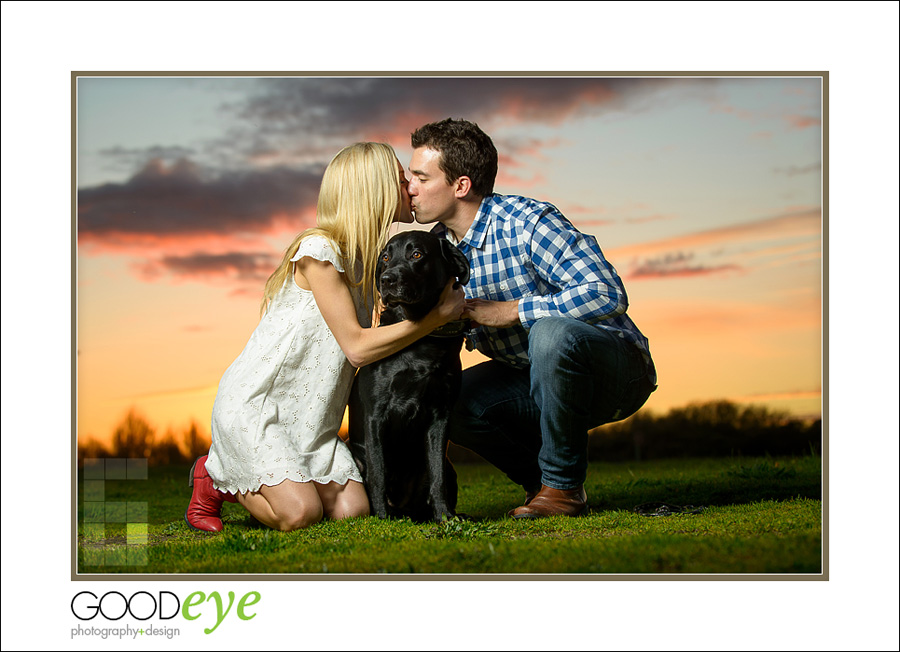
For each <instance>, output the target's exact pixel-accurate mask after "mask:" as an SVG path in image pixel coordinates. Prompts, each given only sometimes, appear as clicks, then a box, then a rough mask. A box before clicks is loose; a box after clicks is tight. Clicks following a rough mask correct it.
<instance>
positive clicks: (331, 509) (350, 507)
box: [316, 480, 369, 520]
mask: <svg viewBox="0 0 900 652" xmlns="http://www.w3.org/2000/svg"><path fill="white" fill-rule="evenodd" d="M316 490H317V491H318V492H319V498H320V499H321V500H322V511H323V513H324V515H325V518H331V519H335V520H338V519H342V518H352V517H354V516H368V515H369V497H368V496H367V495H366V489H365V487H363V484H362V483H361V482H357V481H355V480H348V481H347V484H343V485H342V484H338V483H337V482H329V483H328V484H316Z"/></svg>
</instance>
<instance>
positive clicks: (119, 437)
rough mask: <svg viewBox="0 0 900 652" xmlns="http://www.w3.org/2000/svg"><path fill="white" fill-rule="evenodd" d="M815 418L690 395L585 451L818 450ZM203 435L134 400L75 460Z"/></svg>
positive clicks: (178, 460) (453, 455) (146, 453)
mask: <svg viewBox="0 0 900 652" xmlns="http://www.w3.org/2000/svg"><path fill="white" fill-rule="evenodd" d="M822 436H823V433H822V420H821V419H815V420H810V419H802V418H798V417H793V416H790V415H789V414H788V413H786V412H781V411H777V410H772V409H770V408H767V407H765V406H760V405H744V406H741V405H737V404H735V403H732V402H730V401H724V400H719V401H709V402H705V403H692V404H690V405H687V406H685V407H680V408H673V409H671V410H669V411H668V412H667V413H665V414H663V415H657V414H655V413H653V412H652V411H649V410H644V411H640V412H638V413H637V414H636V415H634V416H633V417H631V418H629V419H626V420H624V421H620V422H618V423H612V424H608V425H605V426H601V427H599V428H595V429H594V430H592V431H591V433H590V437H589V438H588V455H589V458H590V459H591V460H595V461H608V462H614V461H628V460H649V459H661V458H673V457H675V458H677V457H728V456H734V455H745V456H764V455H772V456H783V455H810V454H813V455H821V452H822ZM209 444H210V436H209V434H208V433H207V432H206V431H203V430H201V429H200V428H199V427H198V425H197V424H196V423H195V422H191V424H190V426H189V427H188V429H187V430H185V431H183V432H182V433H181V435H180V436H176V434H175V433H174V432H173V431H172V430H171V429H169V430H167V431H166V432H165V434H163V435H162V436H158V435H157V432H156V430H155V428H153V427H152V426H151V425H150V423H149V422H148V421H147V420H146V419H145V418H144V417H143V416H142V415H140V414H139V413H138V412H137V411H136V410H135V409H134V408H132V409H130V410H129V411H128V413H127V414H126V415H125V417H124V418H123V419H122V421H121V422H120V423H119V425H118V426H116V429H115V431H114V432H113V437H112V440H111V442H110V443H109V444H103V443H101V442H98V441H97V440H95V439H86V440H85V441H82V440H81V439H80V438H79V441H78V463H79V465H81V464H83V461H84V459H85V458H102V457H125V458H146V459H147V460H148V465H149V466H165V465H169V464H190V463H192V462H193V461H194V460H195V459H196V458H197V457H199V456H200V455H203V454H204V453H206V452H207V451H208V450H209ZM449 455H450V459H451V460H452V461H453V462H454V463H457V464H466V463H474V462H481V461H482V460H481V458H480V457H479V456H478V455H476V454H475V453H472V452H471V451H468V450H466V449H464V448H460V447H458V446H453V445H451V446H450V451H449Z"/></svg>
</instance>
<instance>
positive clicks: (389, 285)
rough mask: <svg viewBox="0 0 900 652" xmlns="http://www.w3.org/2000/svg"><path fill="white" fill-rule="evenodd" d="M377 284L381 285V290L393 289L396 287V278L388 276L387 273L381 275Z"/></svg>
mask: <svg viewBox="0 0 900 652" xmlns="http://www.w3.org/2000/svg"><path fill="white" fill-rule="evenodd" d="M379 284H380V285H381V288H382V290H390V289H393V287H394V286H395V285H397V277H396V275H395V274H390V273H388V272H385V273H384V274H382V275H381V279H380V280H379Z"/></svg>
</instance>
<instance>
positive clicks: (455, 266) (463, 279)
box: [441, 238, 469, 285]
mask: <svg viewBox="0 0 900 652" xmlns="http://www.w3.org/2000/svg"><path fill="white" fill-rule="evenodd" d="M441 254H443V256H444V258H446V259H447V260H448V261H449V262H450V269H451V270H453V275H454V276H455V277H456V278H458V279H459V282H460V283H462V284H463V285H465V284H466V283H468V282H469V261H468V259H467V258H466V257H465V256H464V255H463V252H461V251H460V250H459V248H458V247H457V246H456V245H455V244H453V243H452V242H450V241H449V240H446V239H445V238H441Z"/></svg>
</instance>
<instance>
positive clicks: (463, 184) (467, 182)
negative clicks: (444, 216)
mask: <svg viewBox="0 0 900 652" xmlns="http://www.w3.org/2000/svg"><path fill="white" fill-rule="evenodd" d="M470 192H472V180H471V179H470V178H469V177H459V178H458V179H457V180H456V198H457V199H465V198H466V197H468V196H469V193H470Z"/></svg>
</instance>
